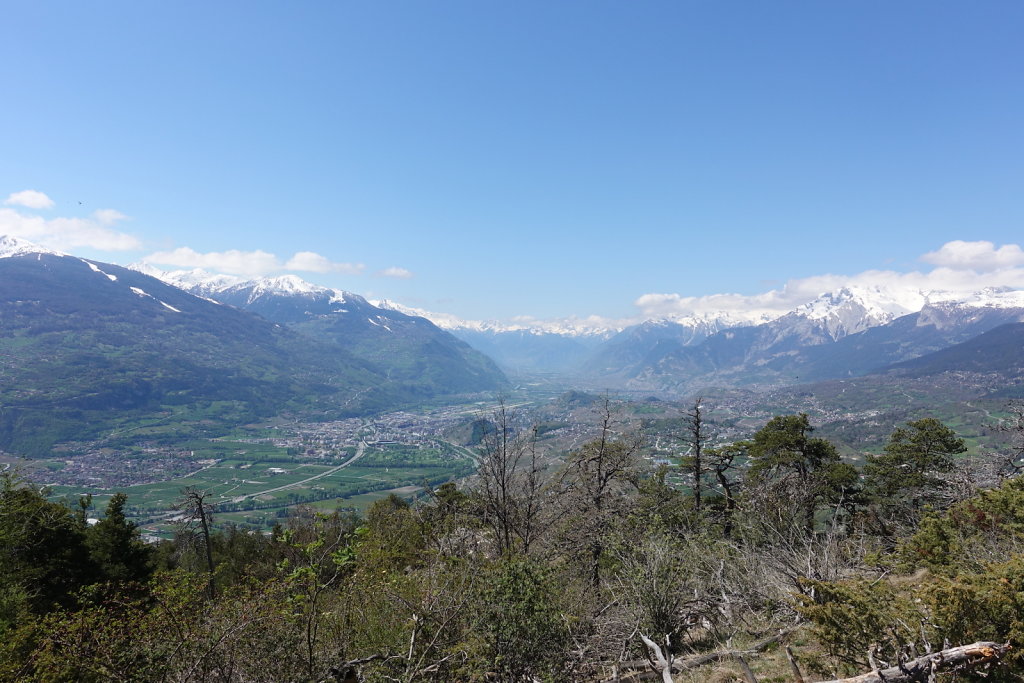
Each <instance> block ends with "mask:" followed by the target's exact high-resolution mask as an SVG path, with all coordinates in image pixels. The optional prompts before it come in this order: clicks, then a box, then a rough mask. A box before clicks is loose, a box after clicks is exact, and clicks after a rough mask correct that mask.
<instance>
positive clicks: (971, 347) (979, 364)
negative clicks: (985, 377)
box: [879, 322, 1024, 382]
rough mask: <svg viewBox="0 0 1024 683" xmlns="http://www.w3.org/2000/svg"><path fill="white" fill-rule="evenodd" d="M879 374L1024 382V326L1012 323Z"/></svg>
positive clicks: (896, 365)
mask: <svg viewBox="0 0 1024 683" xmlns="http://www.w3.org/2000/svg"><path fill="white" fill-rule="evenodd" d="M879 372H886V373H896V374H900V375H905V376H909V377H923V376H926V375H936V374H939V373H944V372H977V373H998V374H1000V375H1003V376H1004V377H1006V378H1007V379H1008V380H1016V381H1017V382H1020V381H1021V380H1022V379H1024V323H1021V322H1017V323H1009V324H1006V325H1000V326H999V327H996V328H995V329H992V330H989V331H988V332H985V333H983V334H980V335H978V336H977V337H974V338H973V339H968V340H967V341H965V342H961V343H960V344H955V345H953V346H950V347H949V348H946V349H942V350H940V351H934V352H932V353H929V354H926V355H924V356H921V357H919V358H913V359H911V360H907V361H903V362H902V363H895V364H893V365H890V366H888V367H886V368H883V369H881V370H879Z"/></svg>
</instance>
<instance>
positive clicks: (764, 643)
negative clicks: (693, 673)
mask: <svg viewBox="0 0 1024 683" xmlns="http://www.w3.org/2000/svg"><path fill="white" fill-rule="evenodd" d="M795 630H796V627H791V628H784V629H782V630H781V631H779V632H778V633H776V634H775V635H773V636H769V637H768V638H765V639H764V640H761V641H759V642H757V643H754V644H753V645H752V646H751V647H750V648H749V649H746V650H716V651H714V652H707V653H705V654H702V655H691V656H690V657H686V658H681V659H675V660H673V661H672V669H671V673H673V674H676V673H682V672H684V671H689V670H691V669H699V668H700V667H702V666H704V665H705V664H711V663H712V662H720V661H722V660H724V659H736V658H737V657H743V656H750V655H756V654H758V653H760V652H763V651H764V650H766V649H768V648H769V647H771V646H772V645H774V644H775V643H777V642H779V641H780V640H782V639H783V638H785V637H786V636H788V635H789V634H790V633H792V632H793V631H795ZM641 638H644V636H641ZM644 639H645V640H646V638H644ZM646 644H647V643H645V645H646ZM647 647H648V648H650V645H647ZM655 658H656V655H655ZM659 664H660V662H658V661H657V659H655V666H654V667H652V665H651V662H649V661H648V660H646V659H635V660H631V661H625V662H619V671H620V673H621V674H623V675H625V676H630V678H629V680H649V679H657V678H663V677H664V675H665V670H664V668H663V667H662V666H659ZM651 668H655V669H656V671H651V670H650V669H651Z"/></svg>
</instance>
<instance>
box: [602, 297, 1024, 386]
mask: <svg viewBox="0 0 1024 683" xmlns="http://www.w3.org/2000/svg"><path fill="white" fill-rule="evenodd" d="M1020 321H1024V292H1021V291H1017V290H1009V289H989V290H984V291H981V292H970V293H961V292H937V291H931V292H920V291H916V292H915V291H902V292H895V293H894V292H892V291H886V290H884V289H881V288H872V289H866V288H858V289H855V288H846V289H842V290H839V291H837V292H829V293H825V294H823V295H821V296H819V297H818V298H816V299H815V300H814V301H811V302H809V303H807V304H804V305H802V306H799V307H797V308H796V309H794V310H793V311H791V312H789V313H787V314H785V315H783V316H780V317H778V318H775V319H774V320H771V321H769V322H766V323H763V324H761V325H756V326H745V327H733V328H729V329H726V330H723V331H720V332H717V333H715V334H712V335H710V336H708V337H707V338H706V339H704V340H702V341H700V342H698V343H695V344H689V345H687V344H685V343H683V342H682V340H679V339H678V338H677V339H666V335H665V333H664V331H663V330H656V329H652V328H651V327H650V326H649V325H648V326H640V327H638V328H636V329H634V330H627V331H626V332H624V333H623V334H622V335H620V336H619V339H622V338H623V337H624V336H625V335H626V334H627V333H630V332H632V333H633V335H634V336H635V337H637V339H633V340H632V343H631V344H630V345H625V346H623V345H620V347H619V348H616V349H614V352H615V353H610V351H611V350H612V349H611V348H610V347H611V344H609V348H606V349H602V352H603V354H602V355H601V356H600V358H601V360H602V363H601V364H600V365H594V364H592V365H591V366H590V368H591V370H592V371H593V372H594V373H595V374H597V375H600V376H603V377H604V381H606V382H610V381H613V380H614V381H615V382H617V383H618V384H620V385H623V386H627V387H633V388H637V389H643V390H659V389H660V390H671V391H689V390H693V389H694V387H698V386H701V385H706V384H717V385H749V384H757V383H769V384H779V383H793V382H806V381H813V380H822V379H831V378H841V377H855V376H860V375H863V374H866V373H868V372H871V371H873V370H875V369H877V368H880V367H883V366H887V365H889V364H892V363H898V362H901V361H905V360H908V359H910V358H915V357H917V356H921V355H923V354H926V353H931V352H933V351H937V350H940V349H943V348H946V347H948V346H950V345H953V344H957V343H960V342H964V341H966V340H968V339H971V338H972V337H975V336H977V335H979V334H982V333H984V332H987V331H988V330H991V329H994V328H995V327H998V326H1000V325H1003V324H1006V323H1014V322H1020Z"/></svg>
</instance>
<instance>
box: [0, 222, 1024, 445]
mask: <svg viewBox="0 0 1024 683" xmlns="http://www.w3.org/2000/svg"><path fill="white" fill-rule="evenodd" d="M0 314H2V329H0V353H2V361H3V375H4V377H3V383H2V386H0V449H2V450H4V451H7V452H9V453H13V454H23V455H37V456H38V455H42V454H44V453H46V452H48V451H49V450H50V449H52V448H53V447H54V446H58V447H60V448H64V449H70V452H74V451H75V446H74V444H76V443H84V442H88V441H90V440H95V439H98V438H101V437H109V436H111V435H117V434H124V433H126V431H129V432H130V430H133V429H137V428H139V427H140V426H142V425H149V424H154V423H159V424H164V425H169V426H171V427H174V428H178V427H180V430H181V431H182V432H183V433H191V431H192V430H195V429H197V428H199V429H202V430H205V431H208V432H209V433H211V434H215V433H216V432H217V430H218V429H219V430H224V429H230V428H231V427H233V426H237V425H240V424H245V423H249V422H252V421H254V420H258V419H262V418H267V417H271V416H277V415H299V416H303V418H304V419H316V420H328V419H341V418H345V417H352V416H361V415H373V414H379V413H382V412H387V411H394V410H399V409H402V408H406V407H413V406H416V405H421V404H424V402H434V403H437V402H441V403H444V402H449V403H456V404H457V403H465V402H466V401H468V400H473V397H489V398H493V397H495V396H498V395H507V394H508V392H509V391H512V390H513V385H512V384H511V383H510V382H509V380H508V379H507V377H506V373H508V376H511V377H513V378H515V386H518V387H520V388H523V387H528V386H536V383H537V381H540V382H541V383H542V384H543V386H545V387H547V388H548V389H550V390H552V391H556V392H557V391H563V390H569V389H584V390H599V391H613V392H616V393H620V394H623V395H636V396H641V397H642V396H648V395H653V396H658V397H662V398H668V399H682V398H686V397H689V396H694V395H698V394H705V395H708V394H714V393H716V392H717V393H721V392H742V393H744V394H749V393H750V392H754V394H761V395H766V392H775V395H778V392H779V391H781V390H785V388H786V387H793V390H792V391H791V392H790V393H792V394H794V395H797V394H801V393H806V392H804V391H803V390H802V389H801V388H800V387H802V386H805V385H806V386H824V385H822V383H823V382H825V383H827V382H829V381H836V380H852V379H855V378H861V379H860V380H859V381H860V382H861V383H862V384H864V383H867V384H870V383H872V382H874V383H878V382H881V383H883V384H884V383H885V382H887V381H888V380H887V379H886V378H891V377H892V376H894V373H896V374H900V373H902V374H907V373H911V372H915V373H917V375H918V376H920V375H921V374H922V373H924V372H925V371H927V372H929V373H931V374H935V372H936V368H940V367H941V368H944V371H948V372H958V371H961V370H963V371H972V372H975V373H978V372H981V370H980V369H979V368H978V367H975V366H977V365H978V358H995V357H998V358H999V359H1000V361H1001V362H999V363H994V364H992V366H991V367H986V368H985V369H984V372H985V373H986V374H985V376H986V378H987V379H986V380H985V382H984V383H983V384H984V386H985V387H986V389H985V391H980V393H978V395H985V394H986V393H987V392H990V391H1002V392H1004V393H1007V392H1008V393H1009V394H1013V393H1014V392H1015V391H1016V390H1015V389H1014V387H1016V386H1017V385H1018V384H1019V382H1020V378H1021V368H1020V366H1021V364H1020V362H1018V360H1016V359H1015V358H1016V357H1015V356H1014V355H1013V353H1010V352H1009V351H1007V349H1008V348H1009V349H1010V350H1012V348H1013V347H1012V344H1010V346H1009V347H1007V341H1006V340H1007V339H1014V338H1015V337H1014V335H1019V334H1020V333H1019V330H1018V328H1016V327H1012V325H1013V324H1016V323H1021V322H1024V292H1022V291H1018V290H1010V289H989V290H985V291H980V292H971V293H968V294H964V293H952V292H941V291H928V292H924V291H906V290H901V291H894V290H891V289H885V288H882V287H846V288H842V289H840V290H838V291H834V292H824V293H822V294H821V296H819V297H818V298H817V299H815V300H813V301H811V302H809V303H806V304H804V305H801V306H799V307H797V308H795V309H793V310H792V311H790V312H788V313H785V314H784V315H774V316H771V315H767V314H764V313H756V312H739V313H737V312H735V311H732V312H721V313H704V314H700V315H687V316H681V317H676V318H662V319H654V320H644V321H636V322H634V324H630V325H614V324H609V323H607V322H604V321H599V320H591V319H570V320H560V321H547V322H531V323H513V324H509V323H501V322H481V321H463V320H459V319H457V318H455V317H453V316H450V315H445V314H436V313H430V312H426V311H422V310H419V309H414V308H409V307H405V306H402V305H401V304H398V303H395V302H389V301H380V302H370V301H368V300H367V299H365V298H364V297H362V296H360V295H358V294H354V293H351V292H345V291H340V290H334V289H330V288H326V287H322V286H319V285H315V284H311V283H309V282H305V281H303V280H301V279H299V278H298V277H296V276H294V275H282V276H278V277H272V278H261V279H254V280H242V279H240V278H237V277H232V276H226V275H217V274H211V273H206V272H204V271H201V270H191V271H172V272H165V271H161V270H158V269H156V268H154V267H152V266H150V265H148V264H138V265H135V266H131V267H129V268H124V267H121V266H117V265H113V264H108V263H100V262H94V261H90V260H87V259H82V258H77V257H74V256H70V255H66V254H60V253H56V252H53V251H48V250H46V249H42V248H39V247H36V246H34V245H32V244H30V243H28V242H25V241H23V240H18V239H14V238H10V237H5V238H0ZM1007 325H1011V327H1004V326H1007ZM988 344H1001V345H1002V346H1000V347H999V350H998V351H993V352H989V351H986V350H979V349H984V348H985V347H986V345H988ZM958 349H967V350H966V351H961V350H958ZM937 352H940V353H938V354H937ZM993 354H996V355H993ZM1002 361H1005V362H1002ZM968 366H971V367H968ZM993 373H995V374H996V375H998V377H999V379H998V381H996V382H995V384H993V380H992V374H993ZM826 393H827V392H826ZM172 431H174V429H172Z"/></svg>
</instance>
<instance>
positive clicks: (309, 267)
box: [284, 251, 366, 275]
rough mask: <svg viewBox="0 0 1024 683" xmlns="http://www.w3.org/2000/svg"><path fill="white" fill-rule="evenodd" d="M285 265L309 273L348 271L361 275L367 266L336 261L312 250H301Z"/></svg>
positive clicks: (349, 273) (350, 273)
mask: <svg viewBox="0 0 1024 683" xmlns="http://www.w3.org/2000/svg"><path fill="white" fill-rule="evenodd" d="M284 267H285V268H287V269H289V270H301V271H306V272H309V273H347V274H348V275H359V274H360V273H361V272H363V269H364V268H365V267H366V266H364V265H363V264H362V263H336V262H334V261H331V260H330V259H328V258H327V257H325V256H321V255H320V254H317V253H316V252H312V251H299V252H296V253H295V255H294V256H292V257H291V258H290V259H288V262H287V263H286V264H284Z"/></svg>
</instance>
